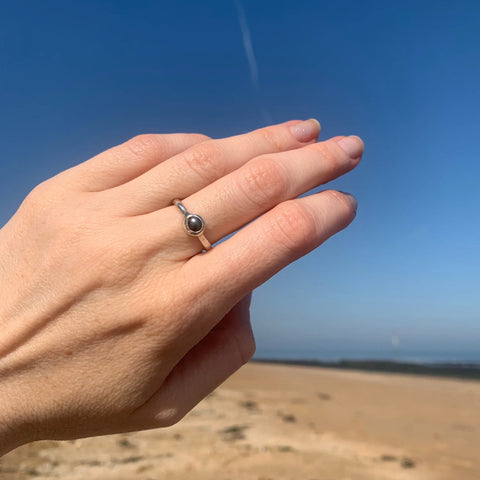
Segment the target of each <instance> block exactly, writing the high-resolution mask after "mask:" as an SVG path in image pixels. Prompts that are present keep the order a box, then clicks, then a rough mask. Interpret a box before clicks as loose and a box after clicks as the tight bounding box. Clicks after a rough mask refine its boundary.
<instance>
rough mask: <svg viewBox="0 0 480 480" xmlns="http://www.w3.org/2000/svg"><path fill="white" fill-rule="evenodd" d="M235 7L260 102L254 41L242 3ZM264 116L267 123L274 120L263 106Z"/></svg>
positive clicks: (251, 76) (254, 87)
mask: <svg viewBox="0 0 480 480" xmlns="http://www.w3.org/2000/svg"><path fill="white" fill-rule="evenodd" d="M235 5H236V7H237V13H238V21H239V23H240V28H241V30H242V38H243V47H244V48H245V54H246V56H247V60H248V66H249V68H250V79H251V80H252V85H253V89H254V90H255V93H256V94H257V95H258V97H259V100H260V83H259V81H258V67H257V61H256V60H255V53H254V51H253V46H252V39H251V37H250V29H249V28H248V23H247V17H246V15H245V10H244V9H243V5H242V1H241V0H235ZM260 110H261V112H262V116H263V118H264V120H265V121H266V122H267V123H272V118H271V115H270V113H269V112H268V110H267V109H266V108H264V107H263V106H262V107H260Z"/></svg>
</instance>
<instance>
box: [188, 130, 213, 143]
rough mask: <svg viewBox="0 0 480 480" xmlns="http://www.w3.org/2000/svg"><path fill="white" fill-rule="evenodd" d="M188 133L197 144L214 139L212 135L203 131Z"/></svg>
mask: <svg viewBox="0 0 480 480" xmlns="http://www.w3.org/2000/svg"><path fill="white" fill-rule="evenodd" d="M188 135H189V137H190V138H191V139H193V140H194V141H195V143H197V144H198V143H203V142H207V141H208V140H212V137H209V136H208V135H204V134H203V133H189V134H188Z"/></svg>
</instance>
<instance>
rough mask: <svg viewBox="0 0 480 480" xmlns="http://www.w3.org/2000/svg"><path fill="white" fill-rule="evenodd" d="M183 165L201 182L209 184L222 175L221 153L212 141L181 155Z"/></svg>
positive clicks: (200, 144)
mask: <svg viewBox="0 0 480 480" xmlns="http://www.w3.org/2000/svg"><path fill="white" fill-rule="evenodd" d="M182 163H183V165H182V166H185V167H186V168H187V170H188V172H187V173H191V172H193V173H194V174H195V175H197V177H199V178H200V179H201V180H202V181H203V182H207V183H211V182H212V181H213V180H215V179H216V178H218V177H219V176H222V175H223V170H224V168H223V162H222V151H221V149H220V147H219V146H218V144H217V143H215V141H214V140H207V141H205V142H202V143H199V144H197V145H195V146H193V147H192V148H190V149H188V150H187V151H186V152H184V154H183V162H182Z"/></svg>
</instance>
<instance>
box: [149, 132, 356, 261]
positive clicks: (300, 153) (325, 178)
mask: <svg viewBox="0 0 480 480" xmlns="http://www.w3.org/2000/svg"><path fill="white" fill-rule="evenodd" d="M363 148H364V146H363V142H362V140H361V139H360V138H358V137H356V136H350V137H335V138H332V139H329V140H327V141H325V142H320V143H316V144H312V145H308V146H305V147H303V148H301V149H298V150H293V151H289V152H282V153H277V154H269V155H262V156H260V157H256V158H254V159H253V160H251V161H249V162H248V163H246V164H245V165H244V166H243V167H241V168H239V169H237V170H235V171H234V172H231V173H230V174H228V175H226V176H225V177H222V178H220V179H219V180H217V181H215V182H214V183H212V184H210V185H208V186H207V187H205V188H203V189H202V190H200V191H198V192H196V193H194V194H193V195H190V196H189V197H187V198H186V199H185V200H183V204H184V205H185V207H186V208H187V210H188V211H189V212H190V213H193V214H198V215H200V216H201V217H202V218H203V219H204V220H205V222H206V229H205V232H204V234H205V237H206V238H207V239H208V240H209V241H210V242H211V243H215V242H217V241H218V240H220V239H222V238H223V237H225V236H226V235H228V234H230V233H231V232H234V231H235V230H237V229H239V228H241V227H242V226H244V225H246V224H247V223H248V222H250V221H252V220H253V219H255V218H256V217H258V216H259V215H261V214H262V213H265V212H266V211H268V210H270V209H271V208H273V207H274V206H276V205H277V204H279V203H281V202H283V201H285V200H289V199H293V198H296V197H297V196H299V195H301V194H302V193H305V192H307V191H309V190H311V189H312V188H315V187H316V186H318V185H321V184H324V183H327V182H329V181H331V180H333V179H335V178H337V177H339V176H341V175H343V174H344V173H347V172H348V171H350V170H352V169H353V168H355V167H356V166H357V164H358V163H359V161H360V158H361V155H362V153H363ZM159 216H160V217H161V224H163V225H165V224H167V225H172V228H171V229H168V230H169V234H168V235H176V238H175V239H174V241H170V242H168V241H167V244H171V245H174V248H175V250H176V252H178V255H179V258H185V257H187V258H188V257H191V256H192V255H195V254H197V253H198V252H199V251H201V250H202V245H201V243H200V241H199V239H197V238H194V237H191V236H189V235H187V234H185V232H181V233H180V232H179V230H180V228H181V224H182V222H181V221H180V220H179V218H180V217H181V213H180V212H179V211H178V210H177V208H175V207H172V208H169V209H163V210H159V211H157V212H152V213H150V214H148V215H144V216H143V217H144V218H145V220H146V224H148V225H151V224H152V223H151V222H154V224H159V218H158V217H159ZM163 240H164V242H165V240H166V239H163ZM170 240H173V239H170ZM164 245H165V243H164Z"/></svg>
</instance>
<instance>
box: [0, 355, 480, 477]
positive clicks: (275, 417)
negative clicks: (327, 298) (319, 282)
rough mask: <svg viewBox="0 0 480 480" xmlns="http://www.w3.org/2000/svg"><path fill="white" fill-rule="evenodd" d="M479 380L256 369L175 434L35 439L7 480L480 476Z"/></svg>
mask: <svg viewBox="0 0 480 480" xmlns="http://www.w3.org/2000/svg"><path fill="white" fill-rule="evenodd" d="M479 454H480V382H471V381H462V380H447V379H437V378H427V377H416V376H407V375H392V374H376V373H360V372H352V371H338V370H330V369H325V368H315V367H295V366H283V365H269V364H255V363H253V364H249V365H247V366H245V367H244V368H242V369H241V370H240V371H239V372H237V373H236V374H235V375H234V376H233V377H232V378H230V379H229V380H228V381H227V382H225V383H224V384H223V385H222V386H221V387H220V388H219V389H218V390H216V391H215V392H214V393H213V394H212V395H210V396H209V397H208V398H206V399H205V400H204V401H203V402H202V403H200V404H199V405H198V406H197V407H196V408H195V409H194V410H193V411H192V412H191V413H190V414H189V415H188V416H187V417H186V418H185V419H184V420H183V421H182V422H180V423H179V424H178V425H175V426H174V427H171V428H168V429H160V430H152V431H146V432H139V433H133V434H123V435H113V436H108V437H98V438H92V439H82V440H76V441H72V442H38V443H35V444H31V445H26V446H24V447H22V448H19V449H17V450H15V451H13V452H11V453H10V454H8V455H6V456H5V457H3V458H2V459H1V460H0V478H1V479H2V480H23V479H32V478H35V479H58V478H60V479H62V480H70V479H72V480H73V479H82V480H110V479H111V480H123V479H135V480H137V479H138V480H160V479H162V480H163V479H165V480H204V479H215V480H228V479H231V480H237V479H238V480H247V479H248V480H277V479H278V480H279V479H285V480H286V479H289V480H290V479H291V480H302V479H305V480H347V479H351V480H367V479H368V480H383V479H392V480H393V479H394V480H397V479H398V480H403V479H405V480H407V479H411V480H414V479H415V480H416V479H422V480H423V479H425V480H427V479H428V480H479V479H480V455H479Z"/></svg>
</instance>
